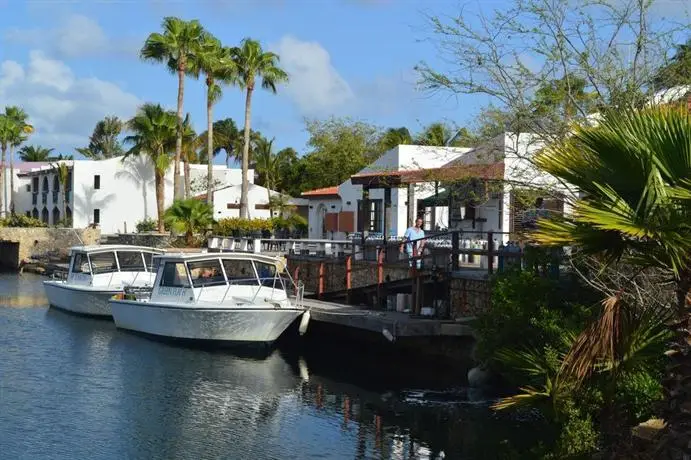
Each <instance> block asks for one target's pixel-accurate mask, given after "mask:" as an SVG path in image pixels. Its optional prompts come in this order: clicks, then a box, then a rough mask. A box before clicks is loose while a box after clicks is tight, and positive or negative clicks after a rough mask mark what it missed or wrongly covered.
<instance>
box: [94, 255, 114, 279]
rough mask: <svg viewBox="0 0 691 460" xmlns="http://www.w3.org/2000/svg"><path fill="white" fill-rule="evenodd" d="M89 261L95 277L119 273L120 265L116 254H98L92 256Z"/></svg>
mask: <svg viewBox="0 0 691 460" xmlns="http://www.w3.org/2000/svg"><path fill="white" fill-rule="evenodd" d="M89 260H90V261H91V272H92V273H93V274H94V275H98V274H99V273H112V272H116V271H118V263H117V262H116V261H115V253H114V252H97V253H95V254H90V255H89Z"/></svg>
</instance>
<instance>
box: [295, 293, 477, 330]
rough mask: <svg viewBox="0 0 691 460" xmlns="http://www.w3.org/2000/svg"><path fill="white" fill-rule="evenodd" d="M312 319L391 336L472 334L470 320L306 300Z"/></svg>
mask: <svg viewBox="0 0 691 460" xmlns="http://www.w3.org/2000/svg"><path fill="white" fill-rule="evenodd" d="M304 305H305V307H307V308H309V310H310V315H311V319H312V321H317V322H323V323H330V324H335V325H339V326H345V327H350V328H354V329H360V330H366V331H371V332H377V333H382V332H383V331H384V329H386V330H388V331H389V332H390V333H391V334H392V335H393V336H394V337H440V336H456V337H461V336H467V337H473V338H474V337H475V334H474V332H473V329H472V327H471V326H470V324H469V323H470V321H472V320H473V319H474V318H471V317H468V318H464V319H463V321H460V322H459V321H451V320H439V319H433V318H423V317H414V316H411V315H410V314H409V313H401V312H395V311H379V310H365V309H361V308H358V307H355V306H352V305H344V304H339V303H335V302H323V301H320V300H314V299H305V300H304Z"/></svg>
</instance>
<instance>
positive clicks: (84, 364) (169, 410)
mask: <svg viewBox="0 0 691 460" xmlns="http://www.w3.org/2000/svg"><path fill="white" fill-rule="evenodd" d="M42 280H43V278H40V277H37V276H32V275H27V274H25V275H22V276H19V275H14V274H12V275H0V457H1V458H7V459H81V458H84V459H87V458H88V459H120V458H123V459H124V458H127V459H217V458H228V459H293V458H294V459H322V458H323V459H326V458H328V459H341V458H343V459H354V458H358V459H360V458H372V459H374V458H376V459H388V458H395V459H409V458H410V459H413V458H420V459H425V458H430V459H431V458H509V457H504V455H505V453H506V451H507V449H508V447H507V446H512V447H511V448H510V449H509V450H513V449H514V448H516V446H518V447H520V446H521V444H525V439H526V433H529V432H530V430H531V429H533V427H532V426H531V424H529V423H528V424H526V423H524V422H520V421H516V420H513V419H511V418H508V417H505V416H502V417H498V416H497V415H496V414H493V413H492V412H491V411H490V410H489V409H488V401H487V400H485V399H482V398H480V399H479V400H473V398H469V397H468V395H467V392H466V391H465V389H464V388H463V387H462V386H453V385H451V386H448V385H447V384H446V383H444V384H443V385H442V387H441V388H440V387H439V384H438V382H439V380H438V379H431V382H430V384H429V385H428V386H427V387H421V386H420V379H414V380H416V381H414V382H413V380H411V379H407V378H405V377H401V375H402V374H400V373H398V372H396V369H392V368H391V367H390V366H388V365H387V363H385V362H378V364H377V365H376V366H372V365H371V363H372V362H373V361H374V362H376V361H377V357H376V356H369V358H368V359H365V358H364V357H363V359H358V357H357V356H355V357H354V356H353V353H352V352H349V350H342V349H341V350H336V349H331V350H328V349H323V348H322V347H319V348H320V349H316V347H313V348H312V349H309V350H305V349H304V345H303V346H302V347H295V346H288V347H287V348H286V347H282V348H281V349H277V350H274V351H273V352H270V353H267V354H265V355H262V356H256V355H246V354H244V353H240V354H238V353H237V352H229V351H210V350H200V349H190V348H184V347H180V346H175V345H171V344H166V343H161V342H157V341H152V340H149V339H148V338H146V337H141V336H137V335H132V334H129V333H127V332H124V331H119V330H117V329H116V328H115V327H114V325H113V323H112V322H110V321H105V320H96V319H90V318H82V317H77V316H73V315H68V314H66V313H63V312H60V311H56V310H54V309H48V308H47V305H46V300H45V297H44V296H43V288H42V285H41V281H42ZM360 362H361V363H362V365H360V364H358V363H360ZM368 362H369V363H370V364H367V363H368ZM399 370H400V369H399ZM413 371H414V370H413ZM413 373H414V372H413ZM433 382H437V383H433ZM511 458H514V457H511Z"/></svg>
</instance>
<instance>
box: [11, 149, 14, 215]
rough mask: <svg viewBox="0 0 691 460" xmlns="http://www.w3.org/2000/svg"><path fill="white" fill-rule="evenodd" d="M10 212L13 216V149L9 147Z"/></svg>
mask: <svg viewBox="0 0 691 460" xmlns="http://www.w3.org/2000/svg"><path fill="white" fill-rule="evenodd" d="M10 212H11V213H12V214H14V148H13V147H12V146H10Z"/></svg>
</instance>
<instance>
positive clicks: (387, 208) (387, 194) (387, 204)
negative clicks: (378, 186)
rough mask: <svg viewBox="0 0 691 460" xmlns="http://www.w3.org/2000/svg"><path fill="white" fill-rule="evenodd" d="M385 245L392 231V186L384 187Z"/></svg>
mask: <svg viewBox="0 0 691 460" xmlns="http://www.w3.org/2000/svg"><path fill="white" fill-rule="evenodd" d="M383 227H384V246H385V247H386V242H387V240H388V238H389V232H390V231H391V188H390V187H387V188H385V189H384V225H383Z"/></svg>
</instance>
